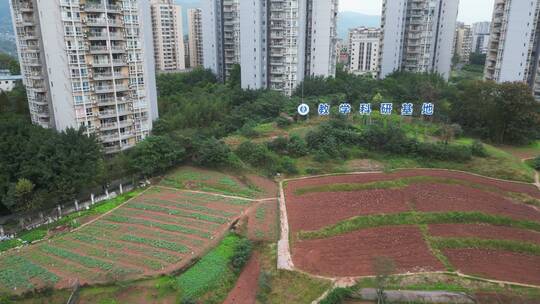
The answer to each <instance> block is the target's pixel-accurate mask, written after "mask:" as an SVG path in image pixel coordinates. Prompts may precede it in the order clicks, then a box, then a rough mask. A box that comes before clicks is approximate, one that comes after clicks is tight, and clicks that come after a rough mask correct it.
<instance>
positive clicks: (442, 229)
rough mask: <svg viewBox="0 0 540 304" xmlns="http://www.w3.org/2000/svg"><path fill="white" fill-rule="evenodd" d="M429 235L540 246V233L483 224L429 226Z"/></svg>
mask: <svg viewBox="0 0 540 304" xmlns="http://www.w3.org/2000/svg"><path fill="white" fill-rule="evenodd" d="M429 234H430V235H432V236H436V237H445V238H478V239H485V240H509V241H523V242H530V243H536V244H539V245H540V233H539V232H535V231H531V230H522V229H516V228H509V227H499V226H491V225H483V224H438V225H429Z"/></svg>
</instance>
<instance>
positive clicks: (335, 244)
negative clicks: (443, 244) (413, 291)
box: [293, 226, 444, 277]
mask: <svg viewBox="0 0 540 304" xmlns="http://www.w3.org/2000/svg"><path fill="white" fill-rule="evenodd" d="M383 256H384V257H388V258H390V259H392V260H393V261H394V262H395V265H396V272H397V273H403V272H407V271H411V272H421V271H435V270H443V269H444V267H443V265H442V264H441V263H440V262H439V261H438V260H437V259H436V258H435V257H434V256H433V255H432V254H431V253H430V251H429V249H428V247H427V245H426V243H425V242H424V240H423V239H422V235H421V233H420V230H419V229H418V228H416V227H407V226H401V227H387V228H373V229H365V230H361V231H356V232H352V233H348V234H344V235H340V236H336V237H332V238H327V239H320V240H306V241H300V242H298V243H295V245H294V249H293V262H294V265H295V266H296V267H298V268H299V269H302V270H304V271H307V272H309V273H312V274H318V275H325V276H336V277H344V276H366V275H374V274H375V272H374V270H373V266H372V265H373V261H374V259H375V258H376V257H383Z"/></svg>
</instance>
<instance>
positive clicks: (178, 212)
mask: <svg viewBox="0 0 540 304" xmlns="http://www.w3.org/2000/svg"><path fill="white" fill-rule="evenodd" d="M127 206H128V207H129V208H134V209H139V210H150V211H155V212H161V213H166V214H169V215H177V216H183V217H187V218H193V219H197V220H201V221H206V222H212V223H218V224H225V223H227V220H226V219H224V218H220V217H214V216H209V215H206V214H200V213H190V212H186V211H182V210H176V209H170V208H165V207H160V206H155V205H150V204H143V203H135V202H133V203H130V204H128V205H127Z"/></svg>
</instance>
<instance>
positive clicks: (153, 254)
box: [72, 234, 180, 264]
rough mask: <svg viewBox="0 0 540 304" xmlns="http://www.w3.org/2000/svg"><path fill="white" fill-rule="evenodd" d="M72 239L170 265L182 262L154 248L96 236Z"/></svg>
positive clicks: (81, 235) (76, 236)
mask: <svg viewBox="0 0 540 304" xmlns="http://www.w3.org/2000/svg"><path fill="white" fill-rule="evenodd" d="M72 237H73V238H74V239H76V240H79V241H81V242H85V243H89V244H95V245H98V246H103V247H105V248H107V247H111V248H118V249H120V250H126V249H127V250H130V251H133V252H135V253H137V254H140V255H144V256H147V257H149V258H154V259H158V260H160V261H163V262H166V263H169V264H174V263H177V262H178V261H179V260H180V258H179V257H177V256H175V255H172V254H169V253H167V252H163V251H159V250H156V249H152V248H143V247H140V246H135V245H130V244H121V243H117V242H113V241H109V240H104V239H98V238H96V237H94V236H90V235H85V234H76V235H73V236H72Z"/></svg>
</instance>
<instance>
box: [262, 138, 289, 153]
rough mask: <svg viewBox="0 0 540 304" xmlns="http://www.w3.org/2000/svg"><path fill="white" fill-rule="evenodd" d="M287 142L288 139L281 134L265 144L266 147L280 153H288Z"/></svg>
mask: <svg viewBox="0 0 540 304" xmlns="http://www.w3.org/2000/svg"><path fill="white" fill-rule="evenodd" d="M288 144H289V140H288V139H287V138H285V137H283V136H280V137H278V138H276V139H274V140H273V141H271V142H269V143H268V144H267V146H268V149H270V150H272V151H274V152H276V153H280V154H288V150H287V146H288Z"/></svg>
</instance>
